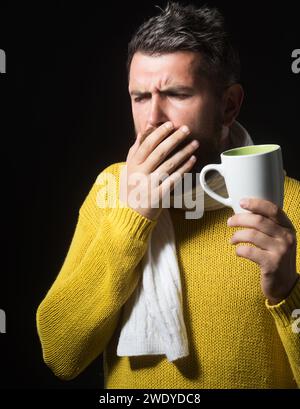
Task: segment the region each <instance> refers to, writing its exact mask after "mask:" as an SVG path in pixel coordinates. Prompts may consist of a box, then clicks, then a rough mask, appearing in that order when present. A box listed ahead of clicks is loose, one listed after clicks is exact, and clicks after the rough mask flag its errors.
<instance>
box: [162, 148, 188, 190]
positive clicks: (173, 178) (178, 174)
mask: <svg viewBox="0 0 300 409" xmlns="http://www.w3.org/2000/svg"><path fill="white" fill-rule="evenodd" d="M195 162H196V156H194V155H192V156H191V157H190V158H189V159H188V160H187V161H185V163H184V164H183V165H182V166H180V168H178V169H177V170H176V171H175V172H173V173H172V174H171V175H170V176H167V177H166V178H165V180H164V181H163V182H162V183H161V185H160V198H162V197H164V196H165V195H166V194H169V193H170V192H171V191H172V190H173V189H174V186H175V185H176V184H177V183H178V182H179V181H180V180H181V179H182V178H183V176H184V173H187V172H189V171H190V170H191V169H192V167H193V166H194V164H195Z"/></svg>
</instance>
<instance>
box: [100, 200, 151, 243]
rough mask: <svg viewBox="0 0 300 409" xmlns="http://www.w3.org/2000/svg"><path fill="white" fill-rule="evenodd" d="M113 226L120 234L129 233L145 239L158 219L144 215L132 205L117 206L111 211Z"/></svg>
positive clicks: (110, 216)
mask: <svg viewBox="0 0 300 409" xmlns="http://www.w3.org/2000/svg"><path fill="white" fill-rule="evenodd" d="M108 217H109V219H110V220H111V223H112V226H113V227H114V228H115V229H116V231H117V232H119V233H120V234H121V233H122V234H124V233H125V234H128V235H130V236H131V237H135V238H136V239H137V240H141V241H145V240H146V239H147V238H148V236H149V234H150V231H151V230H152V229H153V227H154V226H155V225H156V223H157V220H150V219H147V218H146V217H144V216H142V215H141V214H140V213H138V212H137V211H135V210H133V209H132V208H131V207H117V208H114V209H112V210H111V211H110V212H109V216H108Z"/></svg>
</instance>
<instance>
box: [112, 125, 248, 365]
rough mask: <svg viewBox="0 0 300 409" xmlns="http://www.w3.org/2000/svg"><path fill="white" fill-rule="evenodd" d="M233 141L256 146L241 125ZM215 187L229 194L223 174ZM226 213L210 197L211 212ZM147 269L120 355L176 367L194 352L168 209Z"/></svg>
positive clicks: (127, 315)
mask: <svg viewBox="0 0 300 409" xmlns="http://www.w3.org/2000/svg"><path fill="white" fill-rule="evenodd" d="M223 132H227V133H228V132H229V129H228V128H225V129H224V130H223ZM225 136H226V135H225ZM229 138H230V145H231V147H239V146H246V145H252V144H253V141H252V139H251V138H250V136H249V134H248V132H247V131H246V130H245V128H243V127H242V126H241V125H240V124H239V123H238V122H237V121H235V122H234V124H233V125H232V126H231V128H230V134H229ZM209 185H210V186H211V187H212V188H213V189H214V190H215V191H216V192H217V193H219V194H221V195H222V194H223V195H224V193H225V192H226V186H225V183H224V179H223V178H222V177H221V176H220V175H219V174H215V175H214V176H213V177H212V179H211V180H210V181H209ZM195 192H196V190H195V188H194V189H193V190H192V191H190V192H187V193H185V194H184V195H189V196H190V195H195ZM202 194H203V192H202ZM196 197H197V196H196ZM184 202H185V201H184V200H183V203H184ZM222 207H223V205H222V204H220V203H218V202H216V201H215V200H213V199H212V198H210V197H209V196H207V195H206V194H205V195H204V209H205V211H209V210H216V209H219V208H222ZM183 208H184V207H183ZM141 269H142V277H141V282H140V283H139V284H138V286H137V288H136V289H135V291H134V292H133V294H132V296H131V297H130V298H129V300H128V301H127V302H126V304H125V305H124V309H123V317H122V319H123V321H122V329H121V333H120V338H119V343H118V347H117V355H118V356H138V355H166V357H167V359H168V360H169V361H170V362H172V361H175V360H176V359H179V358H182V357H185V356H187V355H188V354H189V348H188V337H187V332H186V327H185V323H184V318H183V311H182V288H181V281H180V271H179V266H178V260H177V252H176V245H175V234H174V229H173V225H172V220H171V217H170V213H169V210H168V209H162V212H161V214H160V216H159V218H158V221H157V224H156V226H155V228H154V229H153V230H152V233H151V236H150V238H149V245H148V248H147V251H146V253H145V255H144V257H143V259H142V261H141Z"/></svg>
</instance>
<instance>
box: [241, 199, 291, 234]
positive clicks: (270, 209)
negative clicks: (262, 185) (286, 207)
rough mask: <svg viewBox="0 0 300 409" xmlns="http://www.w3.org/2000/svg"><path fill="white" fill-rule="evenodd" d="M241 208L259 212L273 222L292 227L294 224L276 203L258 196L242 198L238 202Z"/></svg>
mask: <svg viewBox="0 0 300 409" xmlns="http://www.w3.org/2000/svg"><path fill="white" fill-rule="evenodd" d="M240 205H241V207H242V208H244V209H247V210H250V211H251V212H252V213H256V214H261V215H262V216H265V217H267V218H269V219H271V220H273V221H274V222H275V223H277V224H279V225H281V226H283V227H287V228H292V229H294V226H293V224H292V222H291V221H290V219H289V218H288V217H287V215H286V214H285V213H284V211H283V210H282V209H281V208H280V207H279V206H277V205H276V204H274V203H272V202H270V201H268V200H264V199H259V198H254V197H253V198H244V199H242V201H241V202H240Z"/></svg>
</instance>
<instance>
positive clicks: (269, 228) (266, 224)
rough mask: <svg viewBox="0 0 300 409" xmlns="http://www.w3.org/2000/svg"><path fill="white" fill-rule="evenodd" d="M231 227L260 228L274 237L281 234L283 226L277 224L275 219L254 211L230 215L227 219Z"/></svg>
mask: <svg viewBox="0 0 300 409" xmlns="http://www.w3.org/2000/svg"><path fill="white" fill-rule="evenodd" d="M227 224H228V226H230V227H249V228H251V229H256V230H259V231H260V232H262V233H265V234H267V235H269V236H272V237H278V236H281V235H282V233H283V230H282V229H283V227H281V226H279V225H278V224H276V223H275V222H274V221H273V220H271V219H269V218H267V217H265V216H262V215H260V214H254V213H238V214H235V215H233V216H232V217H230V218H229V219H228V221H227Z"/></svg>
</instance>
